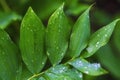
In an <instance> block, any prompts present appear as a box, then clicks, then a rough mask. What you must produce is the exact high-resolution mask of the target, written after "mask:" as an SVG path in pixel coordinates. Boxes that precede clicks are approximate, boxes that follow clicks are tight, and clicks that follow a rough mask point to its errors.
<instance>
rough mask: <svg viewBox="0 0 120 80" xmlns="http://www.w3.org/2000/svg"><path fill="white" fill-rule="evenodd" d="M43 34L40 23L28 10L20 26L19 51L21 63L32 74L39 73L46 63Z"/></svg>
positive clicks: (31, 11)
mask: <svg viewBox="0 0 120 80" xmlns="http://www.w3.org/2000/svg"><path fill="white" fill-rule="evenodd" d="M44 34H45V29H44V26H43V24H42V22H41V21H40V19H39V18H38V17H37V16H36V14H35V13H34V12H33V10H32V8H29V9H28V11H27V13H26V15H25V16H24V18H23V20H22V24H21V29H20V49H21V53H22V58H23V61H24V62H25V64H26V66H27V68H28V69H29V70H30V71H31V72H32V73H38V72H40V71H41V69H42V68H43V66H44V65H45V62H46V55H45V51H44V41H45V39H44V36H45V35H44Z"/></svg>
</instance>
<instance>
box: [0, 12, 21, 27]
mask: <svg viewBox="0 0 120 80" xmlns="http://www.w3.org/2000/svg"><path fill="white" fill-rule="evenodd" d="M16 20H21V16H20V15H18V14H16V13H14V12H9V13H5V12H1V11H0V29H5V28H6V27H7V26H8V25H9V24H10V23H12V22H13V21H16Z"/></svg>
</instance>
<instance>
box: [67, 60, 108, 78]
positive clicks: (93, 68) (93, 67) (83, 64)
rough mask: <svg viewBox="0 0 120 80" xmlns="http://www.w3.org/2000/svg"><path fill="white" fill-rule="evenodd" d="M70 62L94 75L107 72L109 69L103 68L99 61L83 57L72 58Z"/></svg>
mask: <svg viewBox="0 0 120 80" xmlns="http://www.w3.org/2000/svg"><path fill="white" fill-rule="evenodd" d="M69 64H70V65H72V66H73V67H75V68H76V69H78V70H79V71H81V72H83V73H85V74H88V75H92V76H98V75H102V74H105V73H107V71H105V70H104V69H102V68H101V66H100V64H99V63H89V62H87V61H86V60H85V59H81V58H78V59H75V60H72V61H70V62H69Z"/></svg>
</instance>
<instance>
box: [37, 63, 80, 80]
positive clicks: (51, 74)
mask: <svg viewBox="0 0 120 80" xmlns="http://www.w3.org/2000/svg"><path fill="white" fill-rule="evenodd" d="M43 77H44V78H43ZM39 79H41V80H42V79H43V80H82V74H81V72H79V71H77V70H76V69H68V67H67V66H65V65H57V66H55V67H52V68H50V69H49V70H48V71H47V72H46V73H45V74H44V75H43V76H42V77H40V78H39Z"/></svg>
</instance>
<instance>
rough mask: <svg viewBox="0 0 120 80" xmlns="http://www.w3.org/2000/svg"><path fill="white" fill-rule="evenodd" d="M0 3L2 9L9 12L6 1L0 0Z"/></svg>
mask: <svg viewBox="0 0 120 80" xmlns="http://www.w3.org/2000/svg"><path fill="white" fill-rule="evenodd" d="M0 4H1V6H2V7H3V9H4V10H5V12H10V8H9V6H8V5H7V3H6V1H5V0H0Z"/></svg>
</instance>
